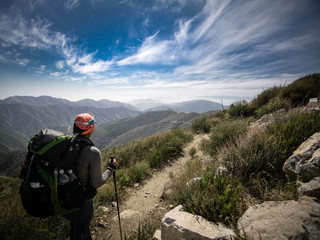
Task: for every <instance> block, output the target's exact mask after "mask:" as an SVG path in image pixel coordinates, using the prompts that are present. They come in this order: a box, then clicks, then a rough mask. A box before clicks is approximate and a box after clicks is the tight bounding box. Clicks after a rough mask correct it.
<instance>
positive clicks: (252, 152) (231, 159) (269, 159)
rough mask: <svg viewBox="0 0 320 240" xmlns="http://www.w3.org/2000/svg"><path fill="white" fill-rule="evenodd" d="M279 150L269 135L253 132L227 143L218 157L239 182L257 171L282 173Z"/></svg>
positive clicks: (271, 173) (269, 173)
mask: <svg viewBox="0 0 320 240" xmlns="http://www.w3.org/2000/svg"><path fill="white" fill-rule="evenodd" d="M280 151H281V148H280V147H279V146H278V144H277V143H276V142H274V141H273V140H272V139H271V138H270V137H269V136H267V135H265V134H255V135H253V136H251V137H250V138H248V137H241V138H239V139H237V140H236V141H235V142H233V143H229V144H228V146H225V147H224V148H223V149H222V150H221V151H220V152H219V158H220V159H221V161H222V164H223V166H225V167H226V169H227V172H228V173H229V174H231V175H232V176H233V177H234V178H237V179H240V180H241V182H247V181H248V180H249V179H250V177H251V175H252V174H257V173H263V174H264V175H265V176H276V174H278V175H282V166H281V167H280V166H279V165H281V163H282V160H281V158H280V156H279V153H280ZM279 161H280V163H279ZM282 164H283V163H282Z"/></svg>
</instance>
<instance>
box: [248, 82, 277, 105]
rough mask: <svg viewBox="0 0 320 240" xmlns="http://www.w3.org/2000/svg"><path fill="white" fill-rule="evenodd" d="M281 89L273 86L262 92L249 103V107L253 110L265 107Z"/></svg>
mask: <svg viewBox="0 0 320 240" xmlns="http://www.w3.org/2000/svg"><path fill="white" fill-rule="evenodd" d="M281 89H282V87H277V86H274V87H272V88H268V89H265V90H263V91H262V92H261V93H260V94H259V95H258V96H257V97H255V98H254V99H253V100H252V101H251V103H250V104H251V105H252V107H253V108H254V109H256V110H257V109H259V108H260V107H262V106H265V105H267V104H268V103H269V102H270V101H271V100H272V99H273V98H276V97H277V96H278V94H279V92H280V91H281Z"/></svg>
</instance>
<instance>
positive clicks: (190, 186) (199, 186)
mask: <svg viewBox="0 0 320 240" xmlns="http://www.w3.org/2000/svg"><path fill="white" fill-rule="evenodd" d="M178 181H179V180H178ZM240 189H241V184H240V183H239V182H238V181H236V180H231V179H230V178H229V177H223V176H216V177H214V176H213V175H212V173H211V172H206V173H204V177H203V178H202V179H201V180H198V181H194V180H191V181H189V182H188V183H187V184H186V183H185V182H183V181H182V182H178V183H177V184H176V187H175V194H174V195H173V199H174V200H175V201H176V202H177V203H178V204H182V205H183V207H184V209H185V210H186V211H187V212H190V213H192V214H196V215H200V216H202V217H204V218H206V219H208V220H209V221H213V222H228V221H229V220H230V219H231V218H233V217H234V216H235V215H237V211H238V210H239V209H238V208H237V206H238V202H239V200H240V195H239V193H240Z"/></svg>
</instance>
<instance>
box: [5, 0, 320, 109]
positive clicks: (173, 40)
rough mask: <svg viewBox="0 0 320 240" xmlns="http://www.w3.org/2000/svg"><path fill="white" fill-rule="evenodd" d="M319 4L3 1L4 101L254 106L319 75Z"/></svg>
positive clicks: (284, 0)
mask: <svg viewBox="0 0 320 240" xmlns="http://www.w3.org/2000/svg"><path fill="white" fill-rule="evenodd" d="M319 12H320V1H317V0H314V1H311V0H268V1H267V0H265V1H264V0H256V1H254V0H250V1H249V0H247V1H239V0H238V1H228V0H223V1H222V0H152V1H151V0H108V1H103V0H88V1H86V0H4V1H1V3H0V81H1V88H0V99H4V98H6V97H9V96H13V95H28V96H40V95H49V96H53V97H60V98H66V99H69V100H72V101H75V100H80V99H84V98H92V99H95V100H100V99H109V100H114V101H122V102H129V101H131V100H136V99H156V100H159V101H163V102H180V101H187V100H192V99H206V100H211V101H216V102H220V101H221V99H222V101H223V102H224V103H225V104H230V103H232V102H234V101H237V100H242V99H246V100H248V101H250V100H251V99H252V98H253V97H254V96H256V95H257V94H258V93H260V92H261V91H262V90H263V89H266V88H269V87H272V86H274V85H277V86H278V85H283V84H289V83H291V82H292V81H294V80H296V79H297V78H299V77H302V76H305V75H307V74H311V73H315V72H320V14H319Z"/></svg>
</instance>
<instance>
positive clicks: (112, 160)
mask: <svg viewBox="0 0 320 240" xmlns="http://www.w3.org/2000/svg"><path fill="white" fill-rule="evenodd" d="M108 166H109V167H111V168H112V169H114V170H116V169H117V167H118V163H117V160H116V159H110V162H109V163H108Z"/></svg>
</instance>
